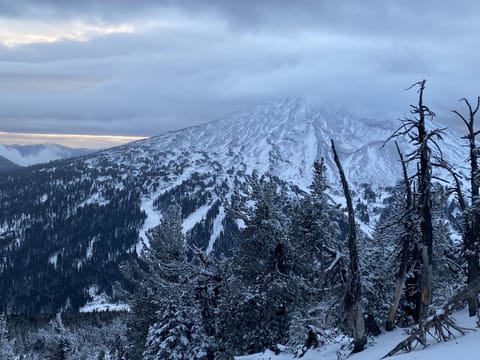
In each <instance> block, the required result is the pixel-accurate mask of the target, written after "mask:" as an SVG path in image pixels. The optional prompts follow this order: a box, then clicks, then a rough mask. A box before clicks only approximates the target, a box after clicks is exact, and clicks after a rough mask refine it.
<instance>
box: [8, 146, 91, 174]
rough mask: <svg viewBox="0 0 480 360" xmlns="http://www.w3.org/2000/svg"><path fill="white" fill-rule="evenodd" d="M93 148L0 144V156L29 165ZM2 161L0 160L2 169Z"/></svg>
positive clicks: (81, 152)
mask: <svg viewBox="0 0 480 360" xmlns="http://www.w3.org/2000/svg"><path fill="white" fill-rule="evenodd" d="M94 151H95V150H92V149H84V148H70V147H66V146H62V145H58V144H51V143H50V144H37V145H5V144H0V156H1V157H3V158H5V159H7V160H9V161H10V162H11V163H14V164H16V165H19V166H31V165H36V164H42V163H48V162H50V161H52V160H61V159H69V158H72V157H77V156H82V155H86V154H90V153H92V152H94ZM11 168H12V167H11V166H10V167H8V166H6V167H4V166H3V161H1V162H0V171H2V169H11Z"/></svg>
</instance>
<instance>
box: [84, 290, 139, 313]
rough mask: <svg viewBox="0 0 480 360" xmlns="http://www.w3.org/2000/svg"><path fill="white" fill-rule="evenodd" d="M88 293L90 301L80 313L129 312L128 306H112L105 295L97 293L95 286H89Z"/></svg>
mask: <svg viewBox="0 0 480 360" xmlns="http://www.w3.org/2000/svg"><path fill="white" fill-rule="evenodd" d="M88 293H89V295H90V296H91V297H92V300H91V301H89V302H88V303H86V304H85V305H84V306H82V307H81V308H80V309H79V311H80V312H83V313H88V312H102V311H130V306H129V305H128V304H112V303H111V302H110V299H109V298H108V296H107V295H106V294H105V293H100V294H99V293H98V289H97V287H96V286H91V287H90V289H89V290H88Z"/></svg>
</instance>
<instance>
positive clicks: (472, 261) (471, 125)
mask: <svg viewBox="0 0 480 360" xmlns="http://www.w3.org/2000/svg"><path fill="white" fill-rule="evenodd" d="M460 101H463V102H464V103H465V104H466V105H467V107H468V120H467V119H466V118H465V117H464V116H463V115H462V114H460V113H459V112H458V111H456V110H453V112H454V113H455V114H456V115H458V116H459V117H460V118H461V119H462V121H463V122H464V123H465V125H466V127H467V130H468V133H467V135H466V136H465V138H466V139H467V140H468V143H469V149H470V191H471V195H472V199H471V201H472V203H471V211H470V213H466V214H465V229H464V239H463V241H464V251H465V257H466V260H467V266H468V280H467V281H468V284H471V283H472V281H473V279H476V278H477V277H478V276H479V275H480V263H479V254H478V252H479V250H478V244H479V241H480V234H479V232H480V208H479V206H480V194H479V193H480V191H479V176H480V174H479V172H478V153H477V149H476V141H475V138H476V136H477V135H478V134H479V132H478V131H475V115H476V113H477V111H478V109H479V107H480V97H478V98H477V105H476V107H475V109H473V108H472V106H471V105H470V103H469V102H468V100H467V99H465V98H463V99H461V100H460ZM457 186H458V185H457ZM468 312H469V315H470V316H475V315H477V313H478V293H475V294H473V295H472V296H471V297H470V298H469V299H468Z"/></svg>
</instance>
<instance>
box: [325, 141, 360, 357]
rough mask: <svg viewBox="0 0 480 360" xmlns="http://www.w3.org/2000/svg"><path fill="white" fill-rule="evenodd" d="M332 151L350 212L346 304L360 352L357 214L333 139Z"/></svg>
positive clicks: (354, 345) (356, 344)
mask: <svg viewBox="0 0 480 360" xmlns="http://www.w3.org/2000/svg"><path fill="white" fill-rule="evenodd" d="M331 143H332V152H333V158H334V160H335V164H336V165H337V168H338V173H339V174H340V180H341V182H342V187H343V193H344V195H345V200H346V202H347V212H348V251H349V255H350V281H349V285H348V289H347V292H346V294H345V299H344V306H345V310H346V312H347V317H348V322H349V324H350V327H351V328H352V331H353V342H354V344H353V352H354V353H355V352H360V351H362V350H363V349H364V347H365V344H366V343H367V337H366V333H365V321H364V318H363V307H362V284H361V281H360V270H359V261H358V250H357V229H356V224H355V214H354V212H353V205H352V197H351V195H350V190H349V189H348V183H347V179H346V177H345V173H344V171H343V167H342V163H341V162H340V158H339V157H338V154H337V150H336V149H335V143H334V142H333V140H331Z"/></svg>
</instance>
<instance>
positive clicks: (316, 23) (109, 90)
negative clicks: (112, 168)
mask: <svg viewBox="0 0 480 360" xmlns="http://www.w3.org/2000/svg"><path fill="white" fill-rule="evenodd" d="M479 34H480V2H478V1H476V0H471V1H465V0H457V1H438V0H437V1H434V0H423V1H418V0H416V1H414V0H396V1H394V0H376V1H374V0H362V1H360V0H358V1H356V0H349V1H342V0H332V1H329V0H298V1H291V0H242V1H237V0H213V1H208V0H205V1H201V0H182V1H173V0H170V1H168V0H165V1H162V0H135V1H130V0H81V1H79V0H16V1H12V0H0V135H1V136H0V142H27V140H28V141H30V142H31V141H32V139H34V140H35V141H36V140H37V139H38V142H40V141H42V142H43V141H44V139H45V138H47V139H49V140H51V137H50V135H48V136H46V134H70V136H71V134H81V135H83V137H81V139H87V140H89V141H90V143H89V144H90V146H105V143H104V142H102V141H106V139H107V138H108V137H109V136H114V138H112V139H113V140H114V142H115V141H117V142H122V141H127V140H131V139H133V138H136V137H148V136H152V135H156V134H158V133H161V132H163V131H168V130H173V129H178V128H181V127H185V126H188V125H194V124H198V123H202V122H205V121H209V120H213V119H215V118H218V117H221V116H222V115H225V114H227V113H229V112H231V111H235V110H238V109H242V108H244V107H248V106H251V105H254V104H257V103H260V102H262V101H265V100H268V99H272V98H276V97H284V96H295V97H297V96H300V97H307V98H309V99H310V100H312V101H314V102H318V103H320V104H329V105H332V106H342V107H349V108H366V109H374V110H375V111H377V112H382V111H385V112H389V113H391V112H392V111H393V112H395V111H398V113H399V117H400V116H401V115H403V114H404V113H406V111H408V105H409V104H410V103H411V102H413V101H415V93H414V92H405V91H404V90H403V89H404V88H406V87H408V86H409V85H410V84H411V83H413V82H415V81H417V80H420V79H422V78H427V79H428V93H427V95H426V98H427V102H428V103H429V104H430V105H431V107H432V108H433V109H434V110H437V113H438V114H439V115H440V116H441V117H442V118H443V119H444V120H445V121H447V122H448V121H450V120H451V116H450V115H449V113H448V111H449V110H450V109H452V108H455V107H458V106H459V104H458V99H459V98H460V97H464V96H465V97H469V98H472V99H474V98H475V97H476V96H477V95H479V94H480V66H479V64H480V50H478V36H479ZM402 111H403V114H402ZM12 133H15V134H12ZM32 133H33V134H42V137H38V138H32V135H31V134H32ZM85 135H101V137H98V136H97V137H95V138H90V139H89V138H88V136H85ZM55 136H57V135H55ZM57 137H58V136H57ZM21 139H24V140H21ZM25 139H27V140H25ZM42 139H43V140H42ZM55 139H57V138H55ZM66 139H68V138H66ZM69 139H70V140H68V141H66V142H67V143H73V142H72V141H73V140H72V138H69ZM87 140H85V141H87ZM64 143H65V141H64ZM84 144H85V143H84Z"/></svg>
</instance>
